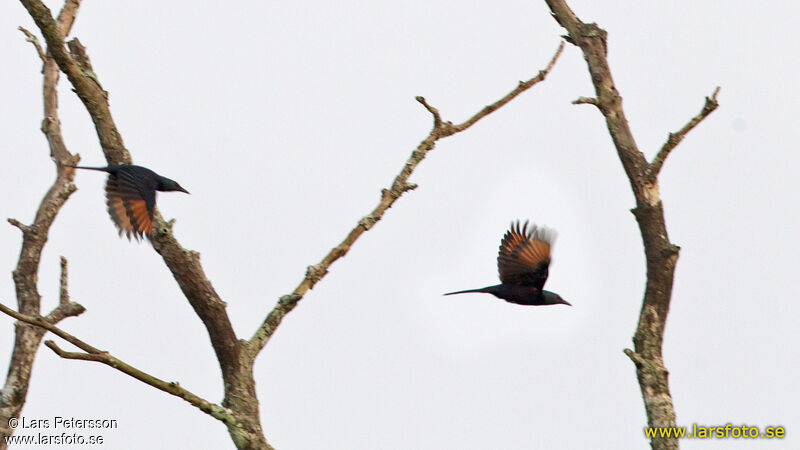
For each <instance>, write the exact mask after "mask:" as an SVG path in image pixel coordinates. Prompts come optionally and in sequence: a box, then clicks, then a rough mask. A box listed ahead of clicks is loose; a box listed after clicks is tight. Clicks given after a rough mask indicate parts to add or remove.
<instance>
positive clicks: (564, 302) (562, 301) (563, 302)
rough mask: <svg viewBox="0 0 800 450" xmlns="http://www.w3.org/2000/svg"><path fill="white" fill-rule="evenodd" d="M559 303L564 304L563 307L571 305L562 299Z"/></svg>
mask: <svg viewBox="0 0 800 450" xmlns="http://www.w3.org/2000/svg"><path fill="white" fill-rule="evenodd" d="M561 303H562V304H564V305H567V306H572V303H570V302H568V301H566V300H564V299H563V298H562V299H561Z"/></svg>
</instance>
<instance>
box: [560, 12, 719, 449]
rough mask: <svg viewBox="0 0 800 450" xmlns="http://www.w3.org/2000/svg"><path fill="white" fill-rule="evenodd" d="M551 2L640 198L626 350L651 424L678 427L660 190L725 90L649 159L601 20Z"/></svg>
mask: <svg viewBox="0 0 800 450" xmlns="http://www.w3.org/2000/svg"><path fill="white" fill-rule="evenodd" d="M546 1H547V5H548V6H549V7H550V11H551V12H552V13H553V17H554V18H555V19H556V21H557V22H558V23H559V25H561V26H562V27H564V29H566V30H567V36H565V39H566V40H567V41H569V42H570V43H572V44H574V45H576V46H578V47H580V49H581V51H583V55H584V59H586V64H587V65H588V67H589V74H590V75H591V79H592V84H594V89H595V97H580V98H578V99H577V100H575V101H574V102H573V103H575V104H590V105H594V106H596V107H597V109H599V110H600V112H601V113H602V114H603V117H605V119H606V126H607V127H608V132H609V134H610V135H611V139H612V141H614V146H615V147H616V149H617V155H618V156H619V159H620V161H621V162H622V166H623V168H624V169H625V173H626V174H627V176H628V180H629V181H630V184H631V189H632V190H633V195H634V196H635V198H636V207H635V208H633V209H632V212H633V215H634V216H635V217H636V221H637V222H638V224H639V231H640V232H641V234H642V241H643V243H644V252H645V256H646V259H647V285H646V287H645V292H644V300H643V301H642V310H641V314H640V316H639V325H638V326H637V328H636V334H634V336H633V344H634V349H633V350H631V349H625V354H626V355H628V357H629V358H630V359H631V361H633V363H634V365H635V366H636V376H637V378H638V380H639V388H640V390H641V391H642V400H644V406H645V410H646V411H647V424H648V426H650V427H674V426H675V407H674V405H673V404H672V396H671V395H670V392H669V383H668V379H667V376H668V374H669V372H668V371H667V368H666V366H665V365H664V359H663V357H662V354H661V349H662V344H663V340H664V327H665V325H666V321H667V313H668V312H669V303H670V300H671V298H672V282H673V279H674V278H675V265H676V264H677V262H678V252H679V251H680V247H678V246H677V245H675V244H673V243H671V242H670V241H669V236H668V235H667V226H666V223H665V221H664V204H663V203H662V202H661V198H660V196H659V193H658V174H659V172H660V171H661V168H662V167H663V165H664V161H666V159H667V156H669V153H670V152H671V151H672V150H673V149H674V148H675V147H676V146H677V145H678V144H679V143H680V142H681V141H682V140H683V138H684V137H685V136H686V134H687V133H688V132H689V131H691V130H692V128H694V127H695V126H697V125H698V124H699V123H700V122H701V121H702V120H703V119H705V118H706V117H707V116H708V115H709V114H711V112H712V111H714V110H715V109H716V108H717V93H718V92H719V88H717V89H716V90H714V93H713V94H712V96H711V97H710V98H709V97H706V100H705V104H704V105H703V109H702V110H701V111H700V113H698V114H697V115H696V116H694V117H693V118H692V119H691V120H689V122H688V123H687V124H686V125H685V126H684V127H683V128H681V129H680V130H678V131H677V132H675V133H670V134H669V137H668V138H667V142H665V143H664V145H663V146H662V147H661V149H660V150H659V151H658V153H657V154H656V156H655V157H654V158H653V160H652V161H650V162H648V161H647V159H646V158H645V156H644V154H643V153H642V152H641V151H640V150H639V147H638V146H637V145H636V141H635V140H634V138H633V134H632V133H631V129H630V127H629V126H628V120H627V119H626V118H625V111H624V110H623V109H622V96H621V95H620V94H619V92H618V91H617V88H616V87H615V86H614V79H613V78H612V77H611V68H610V67H609V66H608V60H607V59H606V55H607V53H608V47H607V45H606V44H607V42H606V36H607V33H606V31H605V30H603V29H602V28H600V27H599V26H598V25H597V24H595V23H584V22H582V21H581V20H580V19H579V18H578V16H576V15H575V13H574V12H572V10H571V9H570V8H569V6H568V5H567V3H566V2H565V1H564V0H546ZM650 445H651V447H652V448H653V449H654V450H667V449H677V448H678V439H677V438H663V437H655V438H653V439H652V440H651V442H650Z"/></svg>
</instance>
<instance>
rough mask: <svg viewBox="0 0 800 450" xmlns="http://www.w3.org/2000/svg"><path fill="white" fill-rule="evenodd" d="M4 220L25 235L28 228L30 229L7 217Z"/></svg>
mask: <svg viewBox="0 0 800 450" xmlns="http://www.w3.org/2000/svg"><path fill="white" fill-rule="evenodd" d="M6 220H8V223H10V224H11V225H12V226H14V227H17V228H19V230H20V231H22V232H23V233H26V232H27V231H28V229H29V228H30V227H28V226H27V225H25V224H23V223H22V222H20V221H19V220H17V219H12V218H10V217H9V218H8V219H6Z"/></svg>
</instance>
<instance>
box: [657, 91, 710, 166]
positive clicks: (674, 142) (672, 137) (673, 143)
mask: <svg viewBox="0 0 800 450" xmlns="http://www.w3.org/2000/svg"><path fill="white" fill-rule="evenodd" d="M718 93H719V86H717V88H716V89H714V93H713V94H712V95H711V98H709V97H706V102H705V104H704V105H703V109H701V110H700V112H699V113H698V114H697V115H696V116H694V117H692V119H691V120H690V121H689V122H688V123H687V124H686V125H684V126H683V128H681V129H680V130H678V132H676V133H670V134H669V137H668V138H667V142H665V143H664V146H663V147H661V150H659V151H658V154H657V155H656V157H655V158H653V162H652V163H651V164H650V168H649V169H648V171H647V178H648V180H650V181H651V182H653V181H655V178H656V177H657V176H658V174H659V172H661V167H662V166H663V165H664V161H666V159H667V156H669V152H671V151H672V149H673V148H675V147H677V146H678V144H680V143H681V141H682V140H683V138H684V137H686V135H687V134H688V133H689V132H690V131H692V129H693V128H694V127H696V126H697V125H699V124H700V122H702V121H703V119H705V118H706V117H708V115H709V114H711V113H712V112H714V110H715V109H717V107H718V106H719V103H717V94H718Z"/></svg>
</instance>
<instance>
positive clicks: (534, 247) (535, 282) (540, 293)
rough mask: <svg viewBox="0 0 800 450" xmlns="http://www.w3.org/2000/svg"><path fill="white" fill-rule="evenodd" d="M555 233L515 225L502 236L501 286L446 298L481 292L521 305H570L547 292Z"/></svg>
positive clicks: (488, 287)
mask: <svg viewBox="0 0 800 450" xmlns="http://www.w3.org/2000/svg"><path fill="white" fill-rule="evenodd" d="M553 238H554V234H553V232H552V231H550V230H548V229H546V228H538V227H537V226H536V225H533V226H531V227H530V228H528V222H525V224H524V225H520V223H519V222H516V223H514V224H512V225H511V229H510V230H509V231H508V232H506V234H505V236H503V240H502V241H501V242H500V251H499V253H498V256H497V269H498V273H499V275H500V281H501V282H502V283H501V284H496V285H494V286H487V287H485V288H480V289H467V290H465V291H456V292H449V293H447V294H444V295H453V294H467V293H471V292H481V293H486V294H492V295H494V296H495V297H497V298H500V299H503V300H505V301H507V302H510V303H516V304H518V305H558V304H562V305H569V303H567V302H566V301H565V300H564V299H563V298H561V296H560V295H558V294H556V293H554V292H550V291H545V290H544V289H542V288H543V287H544V283H545V281H547V275H548V271H549V267H550V246H551V244H552V241H553Z"/></svg>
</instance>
